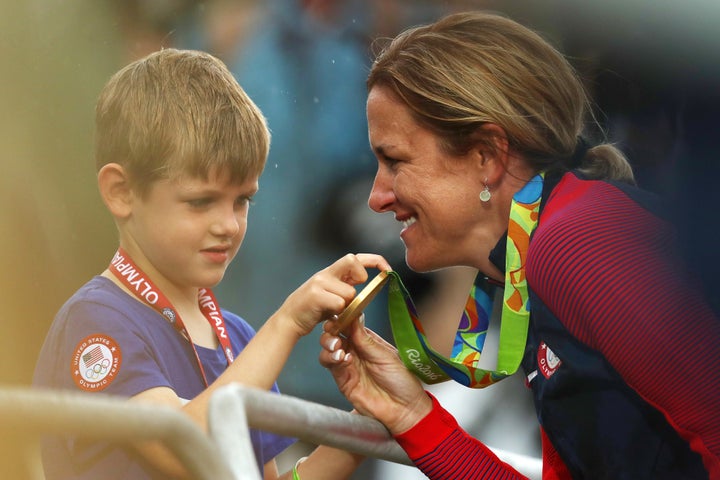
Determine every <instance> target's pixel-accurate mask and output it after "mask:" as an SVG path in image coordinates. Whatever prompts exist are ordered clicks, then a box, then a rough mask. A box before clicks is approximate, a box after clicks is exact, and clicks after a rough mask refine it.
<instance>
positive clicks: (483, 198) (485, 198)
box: [480, 178, 492, 203]
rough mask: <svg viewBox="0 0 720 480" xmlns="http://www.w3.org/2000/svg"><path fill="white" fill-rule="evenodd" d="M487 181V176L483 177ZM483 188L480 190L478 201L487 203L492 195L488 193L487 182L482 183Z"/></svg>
mask: <svg viewBox="0 0 720 480" xmlns="http://www.w3.org/2000/svg"><path fill="white" fill-rule="evenodd" d="M485 181H486V182H487V178H486V179H485ZM484 185H485V188H483V190H482V191H481V192H480V201H481V202H483V203H487V202H489V201H490V198H491V197H492V193H490V189H489V188H488V185H487V183H485V184H484Z"/></svg>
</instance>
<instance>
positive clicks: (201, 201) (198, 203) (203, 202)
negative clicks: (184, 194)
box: [187, 198, 212, 208]
mask: <svg viewBox="0 0 720 480" xmlns="http://www.w3.org/2000/svg"><path fill="white" fill-rule="evenodd" d="M211 202H212V200H211V199H209V198H194V199H192V200H188V201H187V203H188V205H190V206H191V207H194V208H202V207H206V206H208V205H210V203H211Z"/></svg>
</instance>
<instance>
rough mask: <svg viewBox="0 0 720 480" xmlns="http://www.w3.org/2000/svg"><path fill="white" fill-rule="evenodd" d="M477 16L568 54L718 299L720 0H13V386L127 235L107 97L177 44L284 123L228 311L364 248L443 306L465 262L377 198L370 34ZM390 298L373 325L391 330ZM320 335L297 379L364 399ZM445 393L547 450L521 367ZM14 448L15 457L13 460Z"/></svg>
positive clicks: (6, 65) (8, 94)
mask: <svg viewBox="0 0 720 480" xmlns="http://www.w3.org/2000/svg"><path fill="white" fill-rule="evenodd" d="M468 9H488V10H494V11H500V12H504V13H506V14H508V15H509V16H511V17H512V18H514V19H516V20H518V21H520V22H522V23H524V24H526V25H528V26H530V27H532V28H534V29H536V30H538V31H539V32H540V33H541V34H543V35H544V36H545V37H546V38H548V39H549V40H550V41H551V42H553V43H554V44H555V45H556V46H557V47H558V48H560V49H561V50H562V51H563V52H565V53H566V54H567V55H568V56H569V58H570V60H571V62H572V63H573V64H574V65H575V66H576V68H577V69H578V71H579V72H580V74H581V76H582V78H583V79H584V80H585V82H586V85H587V87H588V89H589V90H590V91H591V93H592V95H593V96H594V99H595V102H596V115H597V117H598V120H599V121H600V123H601V124H602V125H603V127H604V128H605V130H606V131H607V133H608V135H609V137H610V139H611V140H612V141H614V142H616V143H618V144H619V145H620V147H621V148H623V149H624V150H625V151H626V152H627V154H628V156H629V158H630V161H631V163H632V164H633V166H634V167H635V169H636V173H637V177H638V181H639V183H640V185H641V186H642V187H644V188H646V189H648V190H651V191H653V192H656V193H658V194H659V195H662V196H664V197H666V198H667V199H668V205H670V207H669V208H670V209H671V212H670V213H671V215H672V217H673V218H675V220H676V223H677V226H678V235H679V237H680V239H681V245H682V247H683V252H682V254H684V255H685V256H686V257H687V259H688V261H689V265H690V266H691V268H692V269H693V270H694V272H695V274H696V276H697V278H698V280H699V283H698V288H704V289H706V291H707V295H708V298H710V300H711V301H712V302H713V304H714V305H715V306H716V307H718V306H719V305H720V298H719V297H720V294H718V290H717V289H711V288H710V285H711V284H712V283H713V282H712V280H713V276H714V274H715V272H716V271H717V268H718V266H720V250H718V248H717V240H716V239H717V238H718V236H717V234H718V231H719V227H718V218H719V217H718V213H717V208H718V206H719V205H720V200H719V199H718V193H717V192H718V191H720V189H718V188H717V186H716V185H717V183H718V178H719V174H720V161H718V152H720V147H719V145H718V138H719V137H720V128H719V122H718V120H717V119H718V114H719V113H720V34H719V33H718V31H717V25H719V24H720V3H718V2H716V1H711V0H688V1H687V2H670V1H666V0H623V1H620V0H604V1H602V2H600V1H597V2H588V1H582V0H539V1H534V2H525V1H521V0H504V1H501V0H495V1H491V0H489V1H477V0H476V1H470V0H466V1H462V0H444V1H442V0H435V1H433V0H415V1H412V0H365V1H362V0H334V1H333V0H267V1H261V0H207V1H192V0H76V1H74V2H64V1H60V0H27V1H24V2H13V1H9V0H2V1H1V2H0V32H2V38H3V41H2V42H0V65H1V66H2V67H1V68H2V76H0V111H1V112H2V115H1V116H0V139H1V140H0V160H1V161H2V167H3V173H2V175H0V185H1V188H0V195H2V200H3V201H2V202H0V222H2V223H1V225H2V227H3V235H2V236H0V247H1V248H0V262H1V263H0V265H1V266H2V268H1V272H2V273H1V275H0V282H2V284H1V290H2V294H1V295H2V297H1V299H2V305H3V307H4V308H3V317H2V320H1V321H0V382H1V383H2V384H4V385H27V384H29V383H30V378H31V375H32V371H33V368H34V365H35V359H36V357H37V353H38V351H39V349H40V346H41V343H42V341H43V338H44V336H45V332H46V330H47V328H48V327H49V325H50V322H51V321H52V318H53V316H54V314H55V311H56V310H57V309H58V308H59V307H60V305H61V304H62V303H63V302H64V301H65V299H66V298H67V297H68V296H70V295H71V294H72V293H73V292H74V291H75V290H76V289H77V288H78V287H79V286H80V285H82V284H83V283H84V282H85V281H87V280H88V279H89V278H90V277H91V276H92V275H95V274H97V273H99V272H100V271H102V270H103V269H104V268H105V266H106V265H107V263H108V261H109V259H110V256H111V255H112V253H113V252H114V249H115V247H116V232H115V228H114V226H113V223H112V221H111V218H110V216H109V214H107V212H106V211H105V210H104V207H103V206H102V204H101V202H100V198H99V196H98V194H97V190H96V185H95V172H94V162H93V159H92V142H93V123H92V122H93V115H94V103H95V99H96V98H97V95H98V93H99V91H100V89H101V88H102V86H103V84H104V82H105V81H106V80H107V79H108V78H109V76H110V75H112V74H113V73H114V72H115V71H116V70H117V69H119V68H120V67H122V66H123V65H125V64H126V63H128V62H129V61H132V60H134V59H136V58H139V57H141V56H144V55H145V54H147V53H150V52H152V51H154V50H157V49H159V48H162V47H177V48H195V49H203V50H206V51H209V52H210V53H213V54H215V55H216V56H218V57H220V58H221V59H222V60H224V61H225V62H226V64H227V65H228V67H229V68H230V69H231V71H232V72H233V73H234V74H235V75H236V77H237V79H238V81H239V82H240V84H241V85H242V86H243V87H244V88H245V89H246V91H247V92H248V94H249V95H250V96H251V97H252V98H253V99H254V100H255V102H256V103H257V104H258V105H259V106H260V108H261V109H262V110H263V112H264V113H265V115H266V116H267V118H268V122H269V126H270V129H271V131H272V135H273V140H272V147H271V152H270V157H269V159H268V163H267V167H266V169H265V172H264V173H263V176H262V178H261V181H260V187H261V188H260V192H259V194H258V195H257V196H256V203H255V205H253V207H252V208H251V217H250V228H249V231H248V235H247V238H246V240H245V244H244V246H243V248H242V250H241V252H240V254H239V255H238V258H237V259H236V261H235V262H234V264H233V266H232V267H231V268H230V269H229V271H228V273H227V275H226V278H225V280H224V281H223V283H222V284H221V286H219V287H218V288H217V289H216V292H217V294H218V297H219V298H220V302H221V303H222V304H223V305H224V306H225V307H226V308H228V309H230V310H233V311H235V312H237V313H239V314H240V315H241V316H243V317H244V318H246V319H247V320H248V321H249V322H250V323H252V324H253V325H255V326H256V327H259V326H260V325H261V324H262V323H263V321H264V320H265V319H266V318H267V317H268V316H269V315H270V314H271V313H272V312H273V311H274V310H275V309H277V308H278V307H279V305H280V304H281V303H282V301H283V299H284V298H285V297H286V296H287V295H288V294H289V293H290V292H292V291H293V290H294V289H295V288H296V287H297V286H299V285H300V284H301V283H302V282H304V281H305V280H306V279H307V278H308V277H309V276H310V275H311V274H312V273H314V272H315V271H317V270H319V269H321V268H324V267H325V266H326V265H328V264H329V263H331V262H332V261H333V260H334V259H335V258H337V257H339V256H341V255H342V254H344V253H346V252H349V251H353V252H356V251H373V252H378V253H382V254H383V255H385V256H386V257H387V258H388V259H389V260H390V262H391V263H392V264H393V265H394V266H395V267H396V268H397V269H399V270H401V271H403V275H405V276H406V277H407V279H408V283H409V285H410V289H411V291H413V293H414V294H415V295H416V296H417V297H418V298H419V299H421V303H424V304H425V305H426V308H427V310H428V312H432V311H434V310H433V309H437V306H438V305H441V304H443V303H444V302H449V301H450V300H451V299H450V298H449V297H447V295H446V294H445V290H446V288H444V286H445V287H446V286H447V285H451V284H452V283H451V282H454V281H456V280H457V278H461V277H463V275H466V273H465V272H459V273H457V276H456V275H455V272H445V273H438V274H433V275H422V276H420V275H414V274H411V273H410V272H408V271H407V270H406V269H405V267H404V263H403V248H402V244H401V243H400V241H399V238H398V235H397V233H398V230H399V227H398V226H397V225H396V224H395V222H394V220H393V219H392V217H388V216H382V215H375V214H373V213H372V212H370V211H369V209H368V208H367V205H366V200H367V195H368V193H369V190H370V185H371V182H372V178H373V174H374V158H373V157H372V154H371V152H370V151H369V148H368V145H367V131H366V125H365V109H364V105H365V94H366V92H365V86H364V80H365V75H366V72H367V70H368V67H369V64H370V62H371V59H372V54H371V44H372V41H373V39H375V38H378V37H388V36H393V35H395V34H396V33H398V32H399V31H400V30H402V29H403V28H405V27H407V26H410V25H414V24H417V23H424V22H428V21H432V20H434V19H436V18H438V17H439V16H441V15H443V14H446V13H450V12H452V11H459V10H468ZM383 301H384V298H383V297H380V298H379V299H378V300H377V301H376V302H374V303H373V305H372V306H371V307H370V308H369V309H368V311H367V321H368V324H369V325H370V326H371V327H372V328H374V329H376V330H378V331H379V332H381V333H382V334H383V335H388V333H389V332H388V328H387V320H386V317H385V315H386V314H385V310H384V305H383ZM430 317H432V315H430ZM317 337H318V335H315V334H312V335H310V336H308V337H307V338H305V339H303V340H302V341H301V343H300V344H299V345H298V348H297V349H296V351H295V352H294V353H293V356H292V357H291V360H290V362H289V363H288V365H287V367H286V368H285V370H284V372H283V374H282V376H281V377H280V380H279V383H280V387H281V390H283V392H284V393H288V394H291V395H296V396H299V397H303V398H307V399H310V400H313V401H317V402H321V403H325V404H328V405H332V406H338V407H341V408H347V407H348V404H347V403H346V402H345V401H344V399H343V398H341V397H340V395H339V394H338V393H337V390H336V388H335V385H334V383H333V382H332V380H331V378H330V376H329V374H328V373H327V372H326V371H324V370H323V369H322V368H321V367H320V366H319V365H318V363H317V361H316V359H317V354H318V345H317ZM268 360H270V359H268ZM513 382H514V383H513ZM493 388H495V387H493ZM491 390H492V392H491ZM437 392H438V395H440V396H443V397H442V398H446V399H447V402H448V404H449V406H450V407H451V410H453V408H456V410H453V411H455V412H456V413H457V414H458V415H459V417H460V418H461V423H463V424H464V425H466V426H467V427H468V429H469V430H471V431H472V432H473V433H474V434H476V435H477V436H478V437H479V438H482V439H483V440H485V441H487V442H488V443H490V444H491V445H492V446H497V447H500V448H503V449H507V450H511V451H517V452H520V453H523V454H528V455H538V454H539V447H538V443H537V442H538V440H537V432H536V427H535V425H534V420H533V413H532V407H531V405H530V403H529V399H528V398H526V397H527V395H526V392H525V391H524V387H523V386H522V382H521V380H519V381H517V382H515V381H514V380H513V381H509V382H508V386H503V387H502V388H497V389H495V390H493V389H490V390H488V391H477V392H474V391H469V390H466V389H464V388H463V387H460V386H454V385H443V386H441V387H438V388H437ZM467 405H477V408H473V409H468V408H467ZM0 442H3V441H0ZM4 443H7V442H4ZM4 443H0V462H2V463H5V461H4V460H5V459H6V458H7V459H11V458H12V457H13V453H12V449H11V448H10V446H11V443H8V444H7V445H5V444H4ZM387 468H389V467H387V466H383V465H377V464H376V463H375V462H368V464H367V465H366V466H365V467H364V470H363V471H362V472H359V473H358V474H357V478H397V477H398V475H400V474H399V473H388V472H389V470H387ZM384 469H386V470H384ZM411 475H413V474H412V473H411V472H410V471H409V470H403V473H402V477H403V478H411V477H410V476H411ZM8 478H11V477H8ZM420 478H422V477H420Z"/></svg>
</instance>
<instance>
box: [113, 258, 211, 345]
mask: <svg viewBox="0 0 720 480" xmlns="http://www.w3.org/2000/svg"><path fill="white" fill-rule="evenodd" d="M101 276H103V277H105V278H107V279H109V280H110V281H111V282H113V283H114V284H115V285H117V286H118V287H120V289H121V290H122V291H124V292H125V293H127V294H128V295H129V296H130V297H132V298H133V299H134V300H135V301H138V302H140V303H142V304H146V302H144V301H143V299H141V298H139V297H138V296H137V295H136V294H135V293H134V292H133V291H131V290H130V289H129V288H128V287H127V286H126V285H125V284H124V283H123V282H121V281H120V280H119V279H118V278H117V277H116V276H115V275H114V274H113V273H112V272H111V271H110V270H109V269H106V270H105V271H104V272H102V273H101ZM157 288H160V287H159V286H158V287H157ZM161 291H162V293H163V295H165V297H166V298H167V299H168V301H169V302H170V304H171V305H172V307H173V308H174V309H175V311H176V313H177V314H178V315H180V318H181V319H182V321H183V323H184V324H185V328H186V329H187V331H188V333H189V334H190V338H192V340H193V343H195V344H196V345H200V346H202V347H206V348H216V347H217V345H218V340H217V337H216V336H215V332H214V331H213V329H212V327H211V325H210V323H209V322H208V320H207V318H205V316H204V315H203V313H202V311H201V309H200V305H199V302H198V292H197V291H195V292H194V294H193V293H192V292H189V293H185V294H179V293H178V292H172V291H171V292H166V291H163V290H161Z"/></svg>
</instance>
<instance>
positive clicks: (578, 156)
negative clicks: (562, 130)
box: [568, 136, 592, 170]
mask: <svg viewBox="0 0 720 480" xmlns="http://www.w3.org/2000/svg"><path fill="white" fill-rule="evenodd" d="M590 148H592V147H591V146H590V144H589V143H588V141H587V140H585V138H584V137H582V136H579V137H577V144H575V151H573V153H572V156H570V161H569V165H568V168H569V169H570V170H572V169H574V168H578V167H579V166H580V165H581V164H582V161H583V158H585V154H586V153H587V152H588V150H590Z"/></svg>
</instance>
